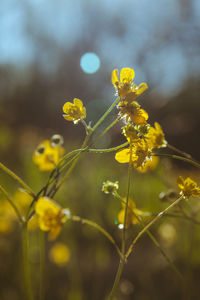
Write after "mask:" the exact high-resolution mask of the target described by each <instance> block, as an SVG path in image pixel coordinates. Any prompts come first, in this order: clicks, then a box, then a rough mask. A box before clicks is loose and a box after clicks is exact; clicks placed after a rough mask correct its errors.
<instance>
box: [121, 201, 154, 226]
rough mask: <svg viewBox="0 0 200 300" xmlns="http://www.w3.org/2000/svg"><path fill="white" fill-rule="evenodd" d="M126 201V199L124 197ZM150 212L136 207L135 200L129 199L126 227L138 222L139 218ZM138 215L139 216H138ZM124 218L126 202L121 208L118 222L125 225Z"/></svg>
mask: <svg viewBox="0 0 200 300" xmlns="http://www.w3.org/2000/svg"><path fill="white" fill-rule="evenodd" d="M124 201H125V199H124ZM148 215H149V213H147V212H143V211H141V210H139V209H137V208H136V204H135V202H133V201H132V200H129V202H128V210H127V216H126V227H127V228H128V227H129V226H130V225H131V224H133V225H134V224H138V223H139V220H138V218H140V217H144V216H148ZM136 216H138V218H137V217H136ZM124 218H125V202H122V209H121V210H120V212H119V214H118V216H117V219H118V223H119V224H121V225H123V224H124Z"/></svg>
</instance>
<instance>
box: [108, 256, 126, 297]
mask: <svg viewBox="0 0 200 300" xmlns="http://www.w3.org/2000/svg"><path fill="white" fill-rule="evenodd" d="M124 263H125V262H124V260H122V259H120V262H119V267H118V270H117V274H116V276H115V281H114V284H113V287H112V290H111V292H110V294H109V296H108V300H112V298H113V296H114V294H115V291H116V289H117V287H118V284H119V281H120V278H121V275H122V271H123V269H124Z"/></svg>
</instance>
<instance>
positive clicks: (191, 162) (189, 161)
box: [152, 153, 200, 169]
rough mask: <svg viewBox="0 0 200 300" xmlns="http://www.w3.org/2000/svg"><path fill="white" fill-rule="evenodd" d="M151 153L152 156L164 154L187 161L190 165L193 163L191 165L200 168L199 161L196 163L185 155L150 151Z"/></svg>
mask: <svg viewBox="0 0 200 300" xmlns="http://www.w3.org/2000/svg"><path fill="white" fill-rule="evenodd" d="M152 155H153V156H165V157H168V158H173V159H178V160H182V161H185V162H188V163H189V164H191V165H193V166H195V167H197V168H199V169H200V163H198V162H197V161H194V160H193V159H191V158H186V157H182V156H178V155H173V154H166V153H152Z"/></svg>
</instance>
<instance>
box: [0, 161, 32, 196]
mask: <svg viewBox="0 0 200 300" xmlns="http://www.w3.org/2000/svg"><path fill="white" fill-rule="evenodd" d="M0 168H1V169H2V170H3V171H4V172H5V173H7V174H8V175H10V176H11V177H12V178H13V179H15V180H16V181H17V182H18V183H19V184H20V185H21V186H23V187H24V189H25V190H26V191H27V192H28V193H29V194H31V195H32V196H34V192H33V191H32V189H31V188H30V187H29V186H28V184H26V183H25V182H24V180H22V179H21V178H20V177H19V176H18V175H17V174H15V173H14V172H13V171H11V170H10V169H8V168H7V167H6V166H5V165H3V164H2V163H1V162H0Z"/></svg>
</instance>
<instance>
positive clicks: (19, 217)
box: [0, 185, 24, 224]
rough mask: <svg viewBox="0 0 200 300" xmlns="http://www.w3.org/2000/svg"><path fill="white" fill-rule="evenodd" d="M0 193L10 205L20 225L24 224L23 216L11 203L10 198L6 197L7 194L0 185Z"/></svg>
mask: <svg viewBox="0 0 200 300" xmlns="http://www.w3.org/2000/svg"><path fill="white" fill-rule="evenodd" d="M0 191H1V192H2V194H3V195H4V196H5V197H6V199H7V200H8V202H9V203H10V205H11V206H12V208H13V209H14V211H15V213H16V215H17V217H18V219H19V221H20V223H22V224H23V223H24V219H23V216H22V215H21V213H20V211H19V209H18V207H17V206H16V205H15V203H14V202H13V201H12V199H11V197H10V196H9V195H8V193H7V192H6V190H5V189H4V188H3V187H2V186H1V185H0Z"/></svg>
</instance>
